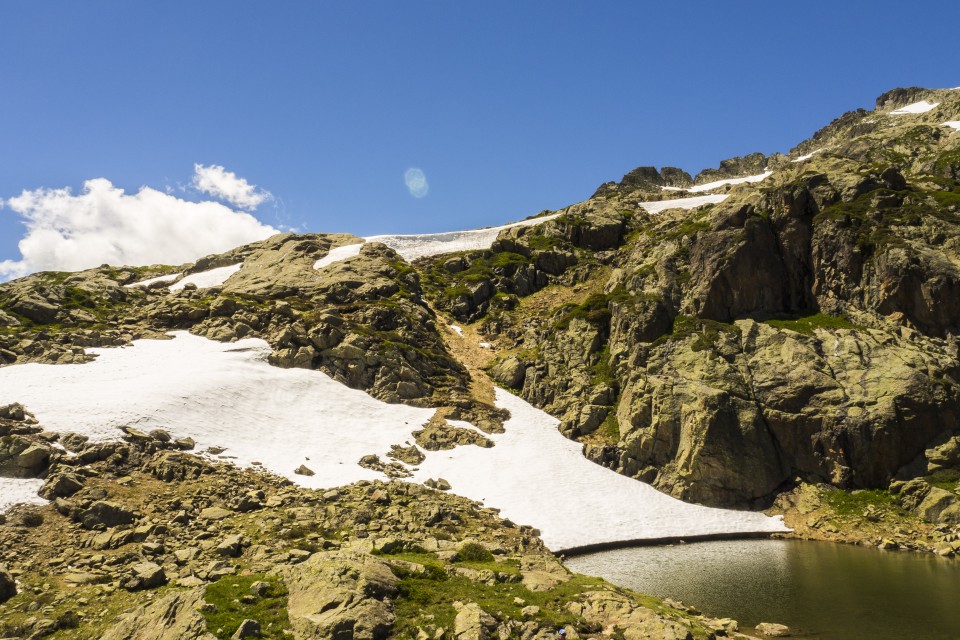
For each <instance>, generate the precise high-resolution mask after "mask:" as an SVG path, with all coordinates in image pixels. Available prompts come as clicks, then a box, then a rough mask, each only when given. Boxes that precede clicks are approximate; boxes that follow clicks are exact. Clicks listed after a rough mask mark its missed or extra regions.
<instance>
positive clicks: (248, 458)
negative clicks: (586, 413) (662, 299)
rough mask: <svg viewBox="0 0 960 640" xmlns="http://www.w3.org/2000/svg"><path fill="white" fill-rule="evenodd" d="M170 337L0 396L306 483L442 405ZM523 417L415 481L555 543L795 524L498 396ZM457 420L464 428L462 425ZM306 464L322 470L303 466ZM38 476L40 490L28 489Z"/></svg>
mask: <svg viewBox="0 0 960 640" xmlns="http://www.w3.org/2000/svg"><path fill="white" fill-rule="evenodd" d="M172 335H173V336H174V337H173V339H171V340H138V341H136V342H135V343H134V345H133V346H129V347H122V348H111V349H91V350H90V351H91V352H93V353H96V354H98V357H97V359H96V360H95V361H93V362H90V363H86V364H78V365H40V364H23V365H13V366H7V367H2V368H0V404H7V403H11V402H21V403H23V404H24V405H25V406H26V407H27V408H28V409H29V410H30V411H32V412H33V413H34V414H35V415H36V417H37V418H38V419H39V420H40V423H41V424H42V425H43V426H44V427H45V428H47V429H49V430H54V431H61V432H64V431H73V432H77V433H82V434H85V435H88V436H90V437H91V438H92V439H94V440H108V439H117V438H119V437H120V436H121V432H120V431H119V427H121V426H125V425H129V426H133V427H135V428H138V429H141V430H145V431H149V430H151V429H156V428H163V429H166V430H168V431H169V432H170V433H171V434H172V435H173V436H175V437H186V436H189V437H192V438H194V439H195V440H196V442H197V451H204V450H205V449H207V448H208V447H211V446H219V447H226V451H224V452H223V454H222V455H221V456H220V458H221V459H225V460H229V461H232V462H234V463H236V464H238V465H241V466H250V465H254V464H256V463H259V465H262V468H264V469H267V470H269V471H272V472H274V473H277V474H279V475H282V476H286V477H288V478H290V479H291V480H293V481H295V482H297V483H298V484H301V485H303V486H307V487H315V488H322V487H332V486H338V485H343V484H346V483H350V482H353V481H356V480H361V479H374V478H382V477H383V476H381V475H380V474H379V473H377V472H374V471H370V470H368V469H365V468H362V467H360V466H358V464H357V462H358V461H359V459H360V458H361V457H362V456H364V455H367V454H371V453H376V454H378V455H380V456H381V457H382V458H383V457H384V454H385V453H386V452H387V451H389V450H390V445H392V444H404V443H408V442H412V441H413V437H412V435H411V432H412V431H414V430H416V429H418V428H419V427H420V426H421V425H423V424H424V423H425V422H426V421H427V420H428V419H429V418H430V417H431V415H432V414H433V410H431V409H422V408H415V407H408V406H405V405H399V404H387V403H384V402H381V401H379V400H376V399H375V398H373V397H371V396H369V395H368V394H366V393H364V392H362V391H357V390H353V389H349V388H347V387H345V386H343V385H341V384H340V383H338V382H336V381H334V380H333V379H331V378H330V377H329V376H327V375H325V374H323V373H322V372H318V371H310V370H305V369H280V368H277V367H273V366H271V365H269V364H268V363H267V356H268V354H269V353H270V348H269V346H268V345H267V343H266V342H264V341H262V340H259V339H246V340H241V341H238V342H235V343H219V342H215V341H211V340H208V339H206V338H201V337H198V336H194V335H192V334H189V333H186V332H177V333H175V334H172ZM497 404H498V405H499V406H502V407H505V408H507V409H509V410H510V411H511V413H512V418H511V419H510V420H509V421H508V422H507V423H506V432H505V433H503V434H499V435H493V436H489V437H490V438H491V439H492V440H494V441H495V442H496V446H494V447H492V448H490V449H482V448H480V447H475V446H462V447H458V448H456V449H454V450H452V451H438V452H427V459H426V460H425V461H424V462H423V464H421V465H420V467H419V469H418V470H416V471H415V472H414V473H415V475H414V478H413V479H414V480H416V481H421V482H422V481H424V480H426V479H428V478H437V477H443V478H445V479H447V480H448V481H449V482H450V483H451V484H452V485H453V491H454V492H455V493H458V494H460V495H462V496H465V497H468V498H471V499H475V500H481V501H483V502H484V504H486V505H487V506H491V507H498V508H500V509H501V510H502V515H503V516H505V517H508V518H510V519H512V520H514V521H515V522H517V523H520V524H529V525H532V526H535V527H537V528H539V529H540V530H541V532H542V535H543V539H544V541H545V542H546V543H547V544H548V545H549V546H550V547H551V548H552V549H554V550H564V549H570V548H575V547H581V546H585V545H594V544H602V543H613V542H623V541H634V540H644V539H659V538H673V537H680V538H683V537H692V536H703V535H736V534H744V533H761V532H777V531H785V530H786V528H785V527H784V525H783V521H782V519H781V518H779V517H778V518H770V517H767V516H764V515H763V514H759V513H751V512H740V511H731V510H725V509H711V508H706V507H700V506H696V505H691V504H686V503H683V502H681V501H679V500H675V499H673V498H670V497H669V496H666V495H664V494H661V493H659V492H658V491H656V490H654V489H653V488H651V487H650V486H648V485H645V484H643V483H641V482H638V481H635V480H631V479H629V478H626V477H624V476H620V475H618V474H616V473H614V472H613V471H610V470H608V469H605V468H603V467H600V466H598V465H595V464H593V463H591V462H589V461H588V460H586V459H585V458H584V457H583V456H582V455H581V453H580V445H578V444H577V443H575V442H572V441H570V440H567V439H566V438H564V437H563V436H562V435H561V434H560V433H559V432H558V431H557V429H556V426H557V421H556V420H555V419H554V418H552V417H550V416H549V415H547V414H545V413H543V412H541V411H539V410H538V409H536V408H534V407H532V406H530V405H529V404H527V403H526V402H524V401H523V400H521V399H520V398H517V397H515V396H513V395H511V394H509V393H507V392H505V391H501V390H498V392H497ZM458 426H463V425H462V423H458ZM301 464H303V465H306V466H307V467H309V468H310V469H311V470H312V471H314V472H315V474H316V475H314V476H302V475H296V474H294V473H293V470H294V469H295V468H297V467H298V466H300V465H301ZM31 482H32V484H30V483H31ZM37 486H38V483H37V481H27V482H25V481H23V480H11V479H0V509H2V508H5V506H4V505H9V504H10V503H12V502H16V501H20V500H23V499H25V498H28V497H29V498H31V499H32V500H33V501H35V500H36V498H35V496H33V492H35V490H36V487H37Z"/></svg>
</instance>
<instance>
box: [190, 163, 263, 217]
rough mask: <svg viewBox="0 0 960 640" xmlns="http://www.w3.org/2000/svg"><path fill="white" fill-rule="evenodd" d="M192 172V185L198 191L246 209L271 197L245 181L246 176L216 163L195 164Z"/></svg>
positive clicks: (258, 204) (257, 205)
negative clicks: (208, 164) (241, 175)
mask: <svg viewBox="0 0 960 640" xmlns="http://www.w3.org/2000/svg"><path fill="white" fill-rule="evenodd" d="M193 172H194V173H193V186H194V188H196V189H197V190H198V191H200V192H201V193H206V194H208V195H211V196H213V197H214V198H219V199H221V200H224V201H226V202H229V203H230V204H232V205H235V206H237V207H240V208H241V209H246V210H247V211H251V210H253V209H256V208H257V207H259V206H260V205H261V204H263V203H264V202H266V201H267V200H271V199H272V198H273V194H271V193H270V192H269V191H265V190H263V189H258V188H257V186H256V185H254V184H250V183H249V182H247V179H246V178H241V177H240V176H238V175H237V174H235V173H234V172H233V171H227V170H226V169H224V168H223V167H221V166H220V165H217V164H212V165H210V166H209V167H205V166H203V165H202V164H195V165H193Z"/></svg>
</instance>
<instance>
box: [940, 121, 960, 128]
mask: <svg viewBox="0 0 960 640" xmlns="http://www.w3.org/2000/svg"><path fill="white" fill-rule="evenodd" d="M940 126H941V127H950V128H951V129H960V120H948V121H947V122H941V123H940Z"/></svg>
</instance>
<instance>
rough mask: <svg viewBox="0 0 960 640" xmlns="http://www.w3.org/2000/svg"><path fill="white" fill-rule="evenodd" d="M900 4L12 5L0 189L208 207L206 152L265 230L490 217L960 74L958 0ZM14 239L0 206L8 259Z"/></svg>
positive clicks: (526, 211) (393, 229) (419, 224)
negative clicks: (202, 176) (103, 191)
mask: <svg viewBox="0 0 960 640" xmlns="http://www.w3.org/2000/svg"><path fill="white" fill-rule="evenodd" d="M915 4H919V3H914V4H910V5H908V4H906V3H903V2H896V3H894V2H836V1H835V0H834V1H832V2H820V1H807V2H804V3H802V5H799V4H798V3H780V2H769V1H768V2H746V1H744V2H728V3H719V2H706V1H704V2H670V3H656V4H653V3H649V4H648V3H640V2H515V1H514V2H475V3H466V2H452V1H449V0H447V1H442V2H441V1H435V2H399V1H396V0H392V1H389V2H387V1H383V2H337V3H334V2H282V3H267V2H246V1H237V0H233V1H230V2H225V1H204V2H180V1H167V2H163V3H159V2H158V3H137V2H129V1H127V0H124V1H98V2H87V3H79V2H75V1H49V2H29V3H28V2H5V3H2V4H0V24H2V25H3V27H4V28H3V30H2V38H0V59H2V60H3V61H4V62H3V63H2V65H0V87H2V89H3V90H2V93H0V163H2V165H0V198H2V199H6V200H9V199H10V198H13V197H15V196H17V195H18V194H20V193H21V192H22V191H24V190H30V191H32V190H37V189H40V188H47V189H56V188H63V187H69V188H71V189H72V191H73V193H74V194H76V193H79V192H81V191H82V188H83V183H84V181H85V180H88V179H93V178H106V179H107V180H109V181H110V182H111V183H112V184H113V185H115V186H116V187H119V188H122V189H124V190H126V192H127V194H135V193H136V192H137V191H138V190H139V189H140V188H141V187H142V186H149V187H152V188H153V189H156V190H159V191H161V192H162V191H164V190H169V191H170V192H171V193H173V194H175V195H176V197H178V198H183V199H187V200H200V199H203V198H204V197H205V196H204V195H203V194H201V193H199V192H198V191H197V190H196V189H194V188H191V187H190V184H191V180H192V179H193V177H194V165H195V164H196V163H199V164H201V165H205V166H210V165H218V166H222V167H224V168H225V169H226V170H227V171H230V172H235V174H236V176H237V177H238V178H240V177H242V178H244V179H246V180H248V181H249V182H250V183H252V184H255V185H257V186H258V187H259V188H261V189H262V190H266V191H269V192H270V194H272V196H273V198H272V199H270V200H268V201H266V202H264V203H263V204H261V205H260V206H259V207H257V208H256V209H255V210H253V209H251V211H252V213H253V215H255V216H256V217H257V218H258V219H259V220H260V221H262V222H263V223H264V224H267V225H272V226H274V227H281V226H292V227H297V228H299V229H300V230H303V231H348V232H352V233H356V234H358V235H368V234H375V233H413V232H428V231H441V230H450V229H458V228H469V227H477V226H487V225H493V224H499V223H502V222H505V221H509V220H515V219H519V218H522V217H526V216H528V215H531V214H534V213H537V212H538V211H540V210H542V209H554V208H559V207H562V206H564V205H567V204H570V203H573V202H576V201H579V200H582V199H584V198H585V197H588V196H589V195H590V194H591V193H592V192H593V191H594V189H595V188H596V187H597V186H598V185H599V184H600V183H602V182H604V181H606V180H611V179H619V178H620V176H622V175H623V174H624V173H626V172H627V171H629V170H631V169H632V168H634V167H635V166H638V165H643V164H652V165H656V166H663V165H673V166H680V167H682V168H684V169H686V170H688V171H690V172H691V173H693V172H696V171H698V170H699V169H702V168H704V167H708V166H715V165H716V164H717V163H718V162H719V161H720V160H721V159H723V158H726V157H730V156H734V155H741V154H745V153H749V152H753V151H762V152H765V153H770V152H773V151H787V150H788V149H789V148H790V147H792V146H793V145H794V144H796V143H797V142H799V141H800V140H802V139H803V138H805V137H807V136H809V135H810V134H811V133H812V132H813V131H815V130H816V129H817V128H819V127H820V126H822V125H824V124H826V123H827V122H829V121H830V120H831V119H833V118H834V117H836V116H838V115H840V114H841V113H843V112H844V111H847V110H850V109H854V108H857V107H867V108H872V106H873V100H874V98H875V97H876V96H877V95H879V94H880V93H882V92H883V91H885V90H887V89H890V88H893V87H896V86H911V85H920V86H929V87H953V86H958V85H960V65H958V64H957V62H958V54H957V50H956V45H955V42H953V39H952V38H950V37H949V36H948V35H947V33H948V32H949V28H952V26H953V25H956V24H958V19H960V5H958V4H957V3H956V2H955V1H953V2H946V1H944V2H936V1H934V2H925V3H922V5H921V6H915ZM945 25H948V26H949V27H948V28H945ZM411 167H416V168H419V169H421V170H422V171H423V173H424V175H425V177H426V180H427V183H428V185H429V191H428V192H427V193H426V195H424V196H422V197H419V198H417V197H413V196H412V195H411V193H410V191H409V190H408V189H407V187H406V186H405V184H404V174H405V172H407V170H408V169H410V168H411ZM23 233H24V227H23V224H22V221H21V220H20V218H19V217H18V215H17V213H16V212H15V211H14V210H13V208H11V206H10V205H9V204H8V205H7V206H6V207H4V208H3V209H0V261H2V260H3V259H12V260H16V259H19V257H20V252H19V251H18V250H17V242H18V241H19V240H20V239H21V237H22V236H23Z"/></svg>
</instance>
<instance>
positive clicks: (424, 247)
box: [313, 213, 561, 269]
mask: <svg viewBox="0 0 960 640" xmlns="http://www.w3.org/2000/svg"><path fill="white" fill-rule="evenodd" d="M559 215H561V214H559V213H554V214H552V215H549V216H543V217H540V218H531V219H530V220H521V221H520V222H513V223H510V224H505V225H502V226H499V227H489V228H486V229H470V230H467V231H445V232H441V233H417V234H410V235H398V234H386V235H379V236H367V237H365V238H362V240H363V242H382V243H383V244H385V245H387V246H388V247H390V248H391V249H393V250H394V251H396V252H397V253H399V254H400V257H401V258H403V259H404V260H406V261H407V262H413V261H414V260H416V259H417V258H423V257H426V256H435V255H440V254H441V253H453V252H456V251H474V250H478V249H489V248H490V246H491V245H492V244H493V241H494V240H496V239H497V235H498V234H499V233H500V232H501V231H503V230H504V229H511V228H513V227H532V226H535V225H538V224H542V223H544V222H546V221H548V220H553V219H554V218H556V217H557V216H559ZM361 245H362V243H361V244H351V245H347V246H346V247H338V248H336V249H333V250H331V251H330V253H328V254H327V255H326V256H324V257H323V258H320V259H319V260H317V262H316V263H315V264H314V265H313V268H314V269H322V268H324V267H326V266H329V265H331V264H333V263H334V262H339V261H340V260H345V259H347V258H349V257H351V256H355V255H357V254H358V253H359V252H360V247H361Z"/></svg>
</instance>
